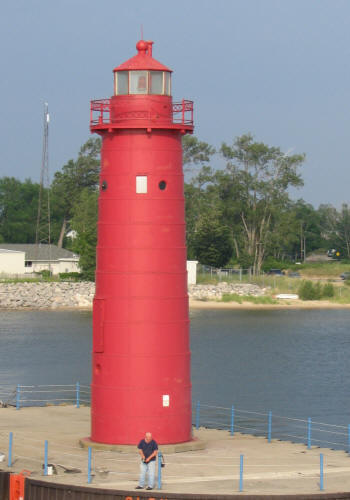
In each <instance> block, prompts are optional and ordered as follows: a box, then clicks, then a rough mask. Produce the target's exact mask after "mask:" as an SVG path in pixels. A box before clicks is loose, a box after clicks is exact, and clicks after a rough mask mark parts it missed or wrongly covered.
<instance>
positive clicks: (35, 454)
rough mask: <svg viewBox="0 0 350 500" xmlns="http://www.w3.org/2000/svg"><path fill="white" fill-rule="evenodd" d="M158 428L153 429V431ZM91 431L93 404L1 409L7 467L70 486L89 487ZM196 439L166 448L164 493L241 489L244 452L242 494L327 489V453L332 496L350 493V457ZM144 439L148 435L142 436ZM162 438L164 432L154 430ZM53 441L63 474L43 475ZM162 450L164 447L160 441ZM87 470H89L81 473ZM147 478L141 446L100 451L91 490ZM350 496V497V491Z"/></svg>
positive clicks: (263, 443)
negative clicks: (186, 446) (86, 441)
mask: <svg viewBox="0 0 350 500" xmlns="http://www.w3.org/2000/svg"><path fill="white" fill-rule="evenodd" d="M147 430H150V431H152V429H147ZM10 432H13V449H12V460H13V465H12V467H7V461H8V444H9V433H10ZM89 433H90V408H88V407H81V408H79V409H78V408H75V407H73V406H48V407H42V408H22V409H20V410H19V411H17V410H16V409H14V408H1V409H0V452H2V453H4V454H5V455H6V456H5V460H4V461H3V462H1V463H0V469H2V470H9V471H12V472H19V471H21V470H22V469H29V470H30V471H31V477H33V478H36V479H41V480H45V481H49V482H52V483H61V484H69V485H79V486H88V484H87V464H88V458H87V455H88V453H87V450H86V449H84V448H82V447H81V446H80V445H79V440H80V439H81V438H82V437H84V436H88V435H89ZM194 435H195V437H197V438H198V439H199V440H201V441H205V442H206V447H205V449H202V450H195V451H187V452H180V453H170V452H169V451H167V452H165V450H164V455H165V462H166V466H165V468H163V469H162V492H163V493H183V494H187V493H192V494H216V495H220V494H227V495H233V494H238V493H239V471H240V455H244V474H243V492H242V495H287V494H289V495H292V494H304V495H305V494H307V495H312V494H316V495H317V494H320V484H319V483H320V476H319V473H320V453H323V456H324V493H333V492H350V457H349V455H348V454H347V453H346V452H344V451H334V450H329V449H320V448H316V447H312V449H310V450H308V449H307V447H306V446H305V445H302V444H293V443H290V442H281V441H277V440H273V439H272V441H271V443H268V441H267V439H265V438H262V437H253V436H250V435H243V434H239V433H237V434H235V435H234V436H233V437H232V436H230V434H229V433H228V432H227V431H218V430H209V429H199V430H198V431H194ZM141 437H142V436H140V438H141ZM154 438H155V439H157V436H156V435H154ZM45 440H48V462H49V463H50V464H54V466H55V469H56V471H57V474H54V475H51V476H44V475H43V468H42V465H43V463H44V442H45ZM160 450H161V451H162V447H161V446H160ZM75 469H80V470H81V473H74V470H75ZM138 475H139V456H138V453H137V450H136V448H135V451H133V450H128V451H127V453H121V452H117V451H108V450H93V470H92V482H91V487H94V488H104V489H112V490H113V489H115V490H125V491H126V492H127V491H130V492H133V494H135V493H134V489H135V486H136V485H137V481H138ZM349 498H350V495H349Z"/></svg>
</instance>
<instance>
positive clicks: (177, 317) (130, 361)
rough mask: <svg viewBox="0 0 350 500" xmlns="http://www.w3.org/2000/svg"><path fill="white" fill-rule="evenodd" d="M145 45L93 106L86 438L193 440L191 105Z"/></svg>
mask: <svg viewBox="0 0 350 500" xmlns="http://www.w3.org/2000/svg"><path fill="white" fill-rule="evenodd" d="M152 44H153V42H150V41H144V40H141V41H139V42H138V43H137V45H136V48H137V51H138V54H137V55H135V56H134V57H132V58H131V59H129V60H128V61H126V62H125V63H123V64H121V65H120V66H118V67H117V68H115V69H114V75H115V78H114V95H113V96H112V97H111V98H110V99H103V100H99V101H92V103H91V131H92V132H96V133H98V134H100V135H101V137H102V152H101V177H100V196H99V218H98V244H97V269H96V294H95V298H94V307H93V361H92V374H93V375H92V408H91V410H92V417H91V418H92V429H91V439H92V440H93V441H97V442H101V443H109V444H135V443H137V442H138V441H139V439H140V437H142V436H143V434H144V433H145V431H151V432H152V433H153V435H154V437H155V439H156V440H157V441H158V442H159V443H163V444H165V443H180V442H185V441H189V440H191V430H192V429H191V378H190V350H189V316H188V296H187V273H186V247H185V216H184V194H183V173H182V145H181V137H182V135H183V134H186V133H192V131H193V103H192V102H191V101H185V100H183V101H182V102H180V103H173V102H172V97H171V70H170V69H169V68H167V67H166V66H163V65H162V64H161V63H159V62H158V61H156V60H155V59H154V58H153V57H152Z"/></svg>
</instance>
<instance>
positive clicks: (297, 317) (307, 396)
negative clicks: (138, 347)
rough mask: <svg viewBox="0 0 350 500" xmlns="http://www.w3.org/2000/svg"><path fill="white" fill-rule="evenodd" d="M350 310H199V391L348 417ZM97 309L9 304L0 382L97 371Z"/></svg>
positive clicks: (229, 400)
mask: <svg viewBox="0 0 350 500" xmlns="http://www.w3.org/2000/svg"><path fill="white" fill-rule="evenodd" d="M349 325H350V310H334V311H229V310H225V311H222V310H220V311H215V310H203V311H199V310H196V311H194V312H193V313H192V315H191V350H192V383H193V399H194V400H197V399H199V400H200V401H201V402H203V403H208V404H213V405H218V406H220V405H222V406H231V404H234V405H235V407H236V408H242V409H245V410H257V411H266V410H272V411H273V413H274V414H280V415H289V416H295V417H301V418H304V417H308V416H310V417H313V418H314V419H315V420H317V419H318V420H322V421H323V422H329V423H337V424H346V425H347V424H348V423H349V422H350V381H349V374H350V328H349ZM90 351H91V313H89V312H78V311H76V312H71V311H70V312H67V311H64V312H57V311H55V312H46V311H45V312H43V311H40V312H39V311H24V312H1V313H0V385H2V384H13V385H15V384H17V383H20V384H43V383H45V384H72V383H75V381H77V380H79V381H80V382H81V383H89V381H90Z"/></svg>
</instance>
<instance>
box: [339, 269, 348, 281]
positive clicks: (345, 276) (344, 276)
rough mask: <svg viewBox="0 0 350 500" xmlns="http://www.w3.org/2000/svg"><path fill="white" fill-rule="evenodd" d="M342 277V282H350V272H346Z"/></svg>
mask: <svg viewBox="0 0 350 500" xmlns="http://www.w3.org/2000/svg"><path fill="white" fill-rule="evenodd" d="M340 277H341V279H342V280H350V271H345V273H342V274H341V275H340Z"/></svg>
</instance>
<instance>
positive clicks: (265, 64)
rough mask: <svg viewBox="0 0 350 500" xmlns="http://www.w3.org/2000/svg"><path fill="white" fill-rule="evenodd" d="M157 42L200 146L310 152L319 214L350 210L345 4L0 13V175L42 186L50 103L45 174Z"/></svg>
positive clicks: (329, 0) (35, 6)
mask: <svg viewBox="0 0 350 500" xmlns="http://www.w3.org/2000/svg"><path fill="white" fill-rule="evenodd" d="M141 25H143V30H144V38H145V39H151V40H154V42H155V44H154V50H153V55H154V57H155V58H156V59H158V60H160V61H161V62H162V63H163V64H165V65H167V66H169V67H170V68H171V69H173V70H174V75H173V97H174V98H175V99H181V98H182V97H185V98H187V99H193V100H194V101H195V110H196V112H195V127H196V128H195V134H196V135H197V137H198V138H199V139H201V140H204V141H207V142H209V143H210V144H212V145H214V146H216V147H219V146H220V144H221V142H222V141H225V142H231V141H232V140H233V138H234V137H236V136H238V135H241V134H243V133H245V132H251V133H252V134H253V135H254V136H255V138H256V140H258V141H263V142H266V143H267V144H269V145H270V146H279V147H280V148H281V149H282V150H283V151H285V152H286V151H292V152H293V153H303V152H304V153H306V155H307V160H306V163H305V165H304V167H303V177H304V180H305V187H304V188H302V189H300V190H298V192H297V193H296V194H294V193H293V196H294V197H303V198H304V199H305V200H307V201H308V202H310V203H313V204H314V205H316V206H317V205H318V204H319V203H332V204H334V205H336V206H339V205H340V204H341V203H342V202H350V190H349V186H350V169H349V153H350V151H349V138H348V137H349V133H350V113H349V101H350V57H349V56H350V54H349V53H350V29H349V26H350V1H349V0H215V1H208V0H176V1H174V0H172V1H169V0H147V1H144V0H142V1H139V0H129V1H121V0H100V1H96V0H95V1H92V0H3V1H2V2H1V8H0V54H1V79H0V94H1V111H0V117H1V120H0V141H1V161H0V176H4V175H9V176H14V177H17V178H19V179H24V178H26V177H30V178H32V179H33V180H38V179H39V173H40V164H41V149H42V120H43V117H42V114H43V103H44V102H45V101H48V103H49V109H50V118H51V121H50V139H49V144H50V151H49V156H50V171H51V176H52V175H53V173H54V172H55V171H56V170H58V169H60V168H61V167H62V165H63V164H64V163H65V162H67V161H68V160H69V159H70V158H75V157H76V155H77V152H78V150H79V148H80V146H81V145H82V144H83V143H84V142H85V141H86V140H87V139H88V138H89V136H90V134H89V101H90V99H97V98H103V97H109V96H110V95H111V94H112V92H113V75H112V69H113V68H114V67H115V66H117V65H118V64H120V63H121V62H123V61H125V60H126V59H128V58H129V57H132V56H133V55H135V54H136V49H135V44H136V42H137V40H138V39H140V30H141V28H140V27H141Z"/></svg>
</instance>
